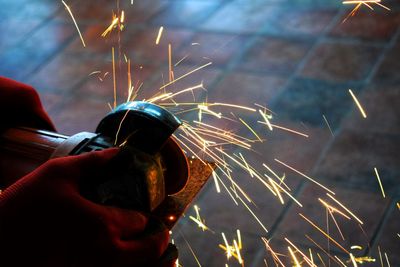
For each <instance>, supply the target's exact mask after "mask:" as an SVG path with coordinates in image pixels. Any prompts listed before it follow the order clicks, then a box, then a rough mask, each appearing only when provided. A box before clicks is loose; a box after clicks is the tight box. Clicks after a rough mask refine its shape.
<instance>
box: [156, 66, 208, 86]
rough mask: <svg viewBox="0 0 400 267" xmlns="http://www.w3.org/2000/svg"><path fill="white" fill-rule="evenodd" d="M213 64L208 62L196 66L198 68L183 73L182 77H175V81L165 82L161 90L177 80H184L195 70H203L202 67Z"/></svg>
mask: <svg viewBox="0 0 400 267" xmlns="http://www.w3.org/2000/svg"><path fill="white" fill-rule="evenodd" d="M211 64H212V62H208V63H206V64H204V65H202V66H200V67H198V68H196V69H194V70H191V71H189V72H187V73H185V74H183V75H182V76H180V77H178V78H176V79H174V80H173V81H170V82H169V83H167V84H164V85H163V86H161V87H160V88H159V89H160V90H161V89H164V88H166V87H168V86H170V85H171V84H173V83H175V82H177V81H179V80H182V79H183V78H185V77H187V76H189V75H191V74H193V73H194V72H196V71H199V70H201V69H204V68H205V67H208V66H210V65H211Z"/></svg>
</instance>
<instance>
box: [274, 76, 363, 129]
mask: <svg viewBox="0 0 400 267" xmlns="http://www.w3.org/2000/svg"><path fill="white" fill-rule="evenodd" d="M349 88H350V85H346V84H340V83H333V82H323V81H318V80H310V79H294V80H292V81H291V83H290V84H289V85H288V86H287V88H286V90H284V91H283V92H282V93H281V94H280V95H279V96H277V97H276V99H275V101H274V103H273V105H272V109H273V110H274V111H275V112H276V113H277V117H278V118H280V119H284V120H292V121H296V122H303V123H306V124H308V125H311V126H314V127H328V126H327V123H326V121H325V119H324V117H323V116H325V118H326V120H327V121H328V123H329V127H330V128H331V129H332V131H335V130H336V129H338V128H339V127H340V122H341V121H342V119H343V118H344V117H345V116H346V115H347V113H349V112H350V111H351V110H352V108H353V103H354V102H353V100H352V98H351V95H350V94H349V91H348V89H349ZM353 91H355V89H353ZM354 93H358V92H357V91H355V92H354Z"/></svg>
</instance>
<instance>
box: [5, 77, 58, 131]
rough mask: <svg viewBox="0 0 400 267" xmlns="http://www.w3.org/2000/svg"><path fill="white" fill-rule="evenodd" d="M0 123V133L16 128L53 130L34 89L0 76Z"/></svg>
mask: <svg viewBox="0 0 400 267" xmlns="http://www.w3.org/2000/svg"><path fill="white" fill-rule="evenodd" d="M0 121H1V125H0V131H1V130H2V129H6V128H10V127H16V126H25V127H33V128H38V129H43V130H50V131H54V130H55V128H54V125H53V123H52V122H51V120H50V118H49V116H48V115H47V113H46V112H45V111H44V109H43V106H42V104H41V102H40V99H39V95H38V94H37V92H36V91H35V89H33V88H32V87H31V86H29V85H26V84H23V83H19V82H16V81H13V80H10V79H7V78H4V77H1V76H0Z"/></svg>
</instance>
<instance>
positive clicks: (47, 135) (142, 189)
mask: <svg viewBox="0 0 400 267" xmlns="http://www.w3.org/2000/svg"><path fill="white" fill-rule="evenodd" d="M179 125H180V121H179V120H178V119H177V118H176V117H175V116H174V115H173V114H171V113H169V112H168V111H166V110H164V109H162V108H161V107H158V106H156V105H154V104H150V103H147V102H140V101H137V102H129V103H126V104H123V105H121V106H119V107H117V108H116V109H115V110H114V111H112V112H111V113H110V114H108V115H107V116H106V117H105V118H104V119H103V120H102V121H101V122H100V123H99V126H98V128H97V130H96V133H90V132H81V133H78V134H75V135H73V136H66V135H62V134H58V133H53V132H48V131H43V130H38V129H31V128H23V127H19V128H11V129H8V130H6V131H4V132H2V133H1V134H0V175H1V177H2V181H3V183H4V184H2V185H1V188H5V187H7V186H9V185H10V184H12V183H13V182H15V181H16V180H17V179H19V178H20V177H22V176H23V175H25V174H27V173H29V172H31V171H32V170H34V169H35V168H37V167H38V166H39V165H41V164H43V163H44V162H46V161H47V160H49V159H51V158H56V157H62V156H68V155H78V154H81V153H85V152H90V151H96V150H102V149H105V148H109V147H113V146H119V147H121V149H120V152H119V153H118V154H117V156H116V157H115V158H114V159H112V160H111V162H110V164H108V166H105V171H104V175H103V176H102V177H96V179H95V180H91V181H87V182H85V183H84V184H82V186H81V188H82V194H83V195H84V196H85V197H87V198H88V199H90V200H92V201H95V202H97V203H100V204H107V205H114V206H119V207H122V208H131V209H136V210H142V211H145V212H151V211H153V210H154V209H155V208H156V207H157V206H159V205H160V203H161V202H162V201H163V200H164V198H165V197H166V195H167V194H173V193H176V192H178V191H180V190H181V189H182V188H183V187H184V185H185V184H186V181H187V179H188V176H189V170H188V165H187V161H186V157H185V156H184V155H183V152H182V150H181V149H180V148H179V146H178V145H177V143H176V142H175V141H174V140H173V139H172V137H171V135H172V133H173V132H174V131H175V130H176V128H178V127H179ZM165 180H167V182H168V183H167V182H166V181H165Z"/></svg>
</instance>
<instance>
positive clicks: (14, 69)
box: [0, 23, 75, 79]
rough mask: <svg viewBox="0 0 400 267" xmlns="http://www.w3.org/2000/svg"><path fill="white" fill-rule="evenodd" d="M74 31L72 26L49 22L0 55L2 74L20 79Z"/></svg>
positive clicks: (53, 53)
mask: <svg viewBox="0 0 400 267" xmlns="http://www.w3.org/2000/svg"><path fill="white" fill-rule="evenodd" d="M74 33H75V31H74V29H73V26H68V25H65V24H60V23H49V24H47V25H46V26H44V27H42V28H40V30H38V31H36V32H35V33H34V34H33V35H31V36H29V38H27V39H25V40H24V41H23V42H22V43H21V44H19V45H18V46H15V47H13V48H11V49H9V50H6V51H5V53H3V54H1V55H0V60H1V62H2V64H1V65H0V71H1V72H2V74H3V75H5V76H8V77H11V78H14V79H22V78H24V77H25V76H26V75H27V74H29V73H31V72H32V71H34V70H35V69H37V68H39V67H40V66H41V65H42V64H44V63H45V62H46V61H47V60H49V58H51V57H52V56H54V55H55V54H56V53H57V52H58V51H59V50H60V49H61V48H62V47H63V46H64V45H65V44H66V43H67V42H68V41H69V40H71V38H72V36H73V34H74Z"/></svg>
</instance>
